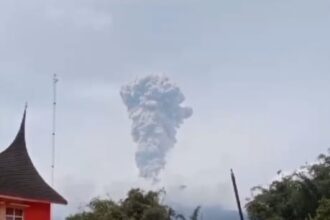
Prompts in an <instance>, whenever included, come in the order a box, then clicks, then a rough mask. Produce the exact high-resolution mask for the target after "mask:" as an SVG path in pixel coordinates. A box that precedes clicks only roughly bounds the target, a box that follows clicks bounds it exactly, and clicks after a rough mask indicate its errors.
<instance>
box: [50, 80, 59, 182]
mask: <svg viewBox="0 0 330 220" xmlns="http://www.w3.org/2000/svg"><path fill="white" fill-rule="evenodd" d="M57 82H58V78H57V75H56V74H54V76H53V125H52V164H51V170H52V177H51V178H52V179H51V181H52V182H51V183H52V186H54V176H55V147H56V142H55V137H56V98H57V97H56V84H57Z"/></svg>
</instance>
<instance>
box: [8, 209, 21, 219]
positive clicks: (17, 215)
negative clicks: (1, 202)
mask: <svg viewBox="0 0 330 220" xmlns="http://www.w3.org/2000/svg"><path fill="white" fill-rule="evenodd" d="M6 220H24V218H23V210H22V209H15V208H6Z"/></svg>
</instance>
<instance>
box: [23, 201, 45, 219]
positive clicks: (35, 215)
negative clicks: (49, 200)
mask: <svg viewBox="0 0 330 220" xmlns="http://www.w3.org/2000/svg"><path fill="white" fill-rule="evenodd" d="M29 205H30V207H28V208H26V209H25V220H50V204H46V203H29Z"/></svg>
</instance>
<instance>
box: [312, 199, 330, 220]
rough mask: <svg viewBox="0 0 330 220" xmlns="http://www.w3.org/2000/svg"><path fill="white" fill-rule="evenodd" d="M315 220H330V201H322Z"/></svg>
mask: <svg viewBox="0 0 330 220" xmlns="http://www.w3.org/2000/svg"><path fill="white" fill-rule="evenodd" d="M314 220H330V199H322V200H321V201H320V205H319V207H318V209H317V210H316V217H315V218H314Z"/></svg>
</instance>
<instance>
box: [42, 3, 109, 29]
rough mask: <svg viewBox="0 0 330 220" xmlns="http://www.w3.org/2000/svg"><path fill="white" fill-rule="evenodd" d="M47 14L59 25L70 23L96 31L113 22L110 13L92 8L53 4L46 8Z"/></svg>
mask: <svg viewBox="0 0 330 220" xmlns="http://www.w3.org/2000/svg"><path fill="white" fill-rule="evenodd" d="M46 16H47V17H48V18H49V19H50V20H52V21H53V22H55V23H57V24H58V25H64V24H69V25H72V26H74V27H77V28H89V29H93V30H95V31H101V30H104V29H106V28H108V27H109V26H110V25H111V23H112V17H111V15H110V14H109V13H106V12H102V11H97V10H94V9H92V8H79V7H58V6H52V7H48V8H47V9H46Z"/></svg>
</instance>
